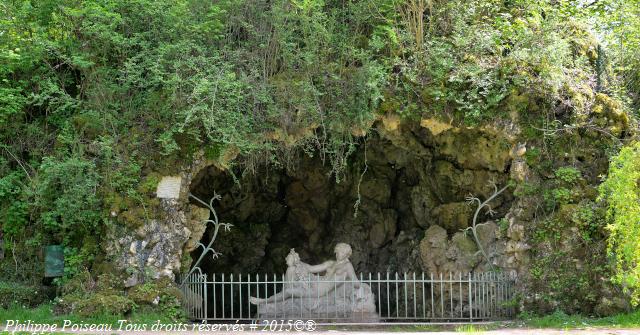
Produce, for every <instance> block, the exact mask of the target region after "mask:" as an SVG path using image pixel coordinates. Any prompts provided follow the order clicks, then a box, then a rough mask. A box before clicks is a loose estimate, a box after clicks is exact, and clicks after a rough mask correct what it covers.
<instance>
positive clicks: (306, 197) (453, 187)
mask: <svg viewBox="0 0 640 335" xmlns="http://www.w3.org/2000/svg"><path fill="white" fill-rule="evenodd" d="M488 136H489V138H487V137H488ZM508 149H509V146H507V145H505V144H504V142H502V141H501V140H500V139H498V138H491V135H487V134H486V133H480V132H478V131H476V130H469V131H448V132H447V133H445V134H443V135H440V136H434V135H433V134H432V133H431V132H429V131H427V130H425V129H424V128H421V129H418V130H412V131H407V132H405V133H404V134H402V135H399V136H394V137H390V136H389V134H384V135H382V134H379V133H374V134H372V135H370V136H369V137H368V138H367V140H366V142H365V141H361V143H359V144H358V145H357V148H356V150H355V152H354V153H353V154H352V155H351V156H350V157H349V160H348V164H347V165H346V167H345V169H344V172H343V173H342V175H341V176H342V178H341V180H340V182H337V181H336V179H335V176H334V175H332V174H331V167H330V165H329V164H328V162H323V161H322V160H321V159H320V157H318V156H317V155H315V156H309V155H307V154H304V153H301V154H300V155H299V156H298V159H297V160H296V161H295V164H294V167H290V168H274V167H273V166H262V167H260V168H259V169H258V170H257V171H255V172H253V173H246V174H244V175H242V172H241V171H239V170H231V171H228V170H226V171H225V170H220V169H219V168H217V167H216V166H213V165H211V166H208V167H206V168H204V169H202V170H201V171H200V172H199V173H198V174H197V175H196V176H195V177H194V179H193V181H192V183H191V187H190V192H191V193H192V194H193V195H195V196H196V197H198V198H199V199H202V200H205V201H208V200H209V199H211V197H213V195H214V190H215V191H216V192H217V193H218V194H220V195H221V199H220V201H218V202H214V208H215V210H216V212H217V215H218V218H219V220H220V222H226V223H232V224H233V227H232V228H231V230H230V231H221V232H219V234H218V237H217V239H216V241H215V242H214V244H213V248H214V249H215V250H216V251H217V252H219V253H221V254H222V256H220V257H219V258H217V259H213V258H212V257H205V258H204V259H203V261H202V262H201V263H200V268H201V269H202V271H203V272H204V273H206V274H207V275H208V276H209V278H212V276H213V275H214V274H218V275H219V274H223V273H224V274H227V275H229V274H235V275H238V274H243V275H247V274H251V275H256V274H260V275H264V274H269V275H272V274H282V273H284V272H285V270H286V263H285V257H286V255H287V254H288V253H289V250H290V249H291V248H295V250H296V251H297V252H298V253H299V255H300V258H301V260H302V261H303V262H306V263H309V264H319V263H321V262H323V261H326V260H328V259H334V258H335V256H334V255H333V248H334V246H335V245H336V243H338V242H345V243H348V244H350V245H351V247H352V249H353V253H352V255H351V257H350V259H351V262H352V264H353V266H354V269H355V271H356V272H357V273H361V272H362V273H365V274H368V273H374V274H375V273H378V272H380V273H383V274H384V273H387V272H390V273H395V272H397V273H405V272H407V273H413V272H416V273H420V272H426V273H429V272H431V273H446V272H454V273H457V272H462V273H466V272H469V271H484V270H487V267H486V262H485V264H484V265H483V262H482V261H481V260H480V257H478V254H477V246H476V244H475V242H474V241H473V239H472V238H471V236H470V234H465V233H463V232H462V230H464V229H465V228H467V227H468V226H469V225H470V224H471V221H472V219H471V218H472V216H473V212H474V211H475V207H474V206H471V205H469V204H468V203H467V202H466V200H465V198H466V197H467V196H469V195H475V196H478V197H480V198H482V199H486V198H487V197H488V196H490V195H491V194H492V191H493V187H492V186H491V185H489V183H488V181H494V182H495V183H496V184H498V185H505V184H506V183H507V181H508V179H509V170H510V162H509V156H508V155H509V150H508ZM512 201H513V195H512V194H511V192H505V193H504V194H502V195H500V196H499V197H497V198H496V199H495V200H494V201H492V203H491V205H492V208H493V209H494V210H495V211H496V214H495V215H494V216H493V218H501V217H503V216H504V215H505V214H506V213H507V211H508V210H509V208H510V205H511V202H512ZM191 203H192V204H194V205H199V204H197V202H196V201H195V200H193V199H192V200H191ZM489 219H491V218H490V217H488V216H487V215H486V214H484V211H483V214H482V215H481V217H480V219H479V220H478V222H484V221H487V220H489ZM497 227H498V226H497V225H496V224H495V223H493V224H492V225H490V226H486V228H487V229H484V232H483V234H484V235H485V236H489V235H490V237H488V238H484V237H483V239H485V240H487V241H488V242H487V243H490V242H489V240H492V241H493V240H496V234H497V230H498V229H497ZM212 235H213V229H212V226H209V227H207V229H206V231H205V232H204V234H203V236H202V239H201V242H202V243H203V244H205V245H207V244H208V242H209V241H210V240H211V237H212ZM489 249H491V248H490V247H489ZM495 249H496V247H493V250H492V252H496V250H495ZM200 253H201V249H199V248H198V249H196V250H194V251H193V252H192V254H191V256H192V258H193V259H197V258H198V256H199V255H200ZM227 278H228V277H227ZM261 290H262V289H261ZM278 290H279V289H278V288H276V287H273V288H272V287H269V288H265V289H264V290H263V291H264V292H261V293H260V295H265V296H266V295H270V294H273V293H275V292H276V291H278ZM209 299H210V300H212V301H210V302H211V303H215V304H221V301H213V299H215V298H212V297H209ZM234 299H235V298H234ZM217 300H220V296H219V297H218V298H217ZM245 300H246V297H245ZM245 303H246V302H245ZM228 304H229V302H227V305H228ZM223 305H224V304H223ZM247 305H248V304H247ZM225 309H229V306H226V307H225Z"/></svg>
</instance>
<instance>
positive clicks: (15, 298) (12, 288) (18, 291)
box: [0, 281, 47, 309]
mask: <svg viewBox="0 0 640 335" xmlns="http://www.w3.org/2000/svg"><path fill="white" fill-rule="evenodd" d="M45 300H47V292H45V291H44V290H43V289H41V288H40V287H38V286H31V285H25V284H22V283H16V282H6V281H0V309H2V308H9V307H10V306H12V305H18V306H22V308H25V307H26V308H29V307H34V306H37V305H39V304H41V303H42V302H44V301H45Z"/></svg>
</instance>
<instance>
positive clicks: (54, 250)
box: [44, 245, 64, 277]
mask: <svg viewBox="0 0 640 335" xmlns="http://www.w3.org/2000/svg"><path fill="white" fill-rule="evenodd" d="M63 274H64V249H63V248H62V246H61V245H48V246H46V247H45V249H44V276H45V277H61V276H62V275H63Z"/></svg>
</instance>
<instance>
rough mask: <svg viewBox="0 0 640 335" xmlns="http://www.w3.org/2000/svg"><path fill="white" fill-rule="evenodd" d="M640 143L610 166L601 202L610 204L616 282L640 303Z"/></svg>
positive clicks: (609, 217) (611, 248)
mask: <svg viewBox="0 0 640 335" xmlns="http://www.w3.org/2000/svg"><path fill="white" fill-rule="evenodd" d="M639 180H640V143H638V142H634V143H631V144H629V145H627V146H625V147H623V148H622V150H620V153H619V154H618V155H617V156H615V157H614V158H613V159H612V161H611V164H610V165H609V174H608V176H607V178H606V180H605V181H604V182H603V183H602V185H601V186H600V198H601V199H603V200H606V201H607V204H608V210H607V220H608V222H609V224H608V225H607V230H608V231H609V232H610V235H609V238H608V245H609V247H608V251H609V253H611V254H612V255H613V257H614V259H615V264H616V273H615V277H614V280H615V281H616V282H617V283H619V284H621V285H622V286H623V287H624V288H625V289H626V290H627V291H628V292H629V293H630V294H631V297H632V300H631V302H632V304H634V305H636V306H637V305H638V303H640V223H639V222H638V217H640V186H639V184H638V181H639Z"/></svg>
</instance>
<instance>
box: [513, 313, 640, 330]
mask: <svg viewBox="0 0 640 335" xmlns="http://www.w3.org/2000/svg"><path fill="white" fill-rule="evenodd" d="M520 319H521V320H522V322H523V323H524V326H525V327H528V328H560V329H575V328H605V327H606V328H640V310H638V311H635V312H631V313H622V314H616V315H613V316H608V317H604V318H592V317H585V316H582V315H568V314H565V313H564V312H562V311H556V312H554V313H553V314H550V315H545V316H533V315H529V314H521V315H520Z"/></svg>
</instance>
